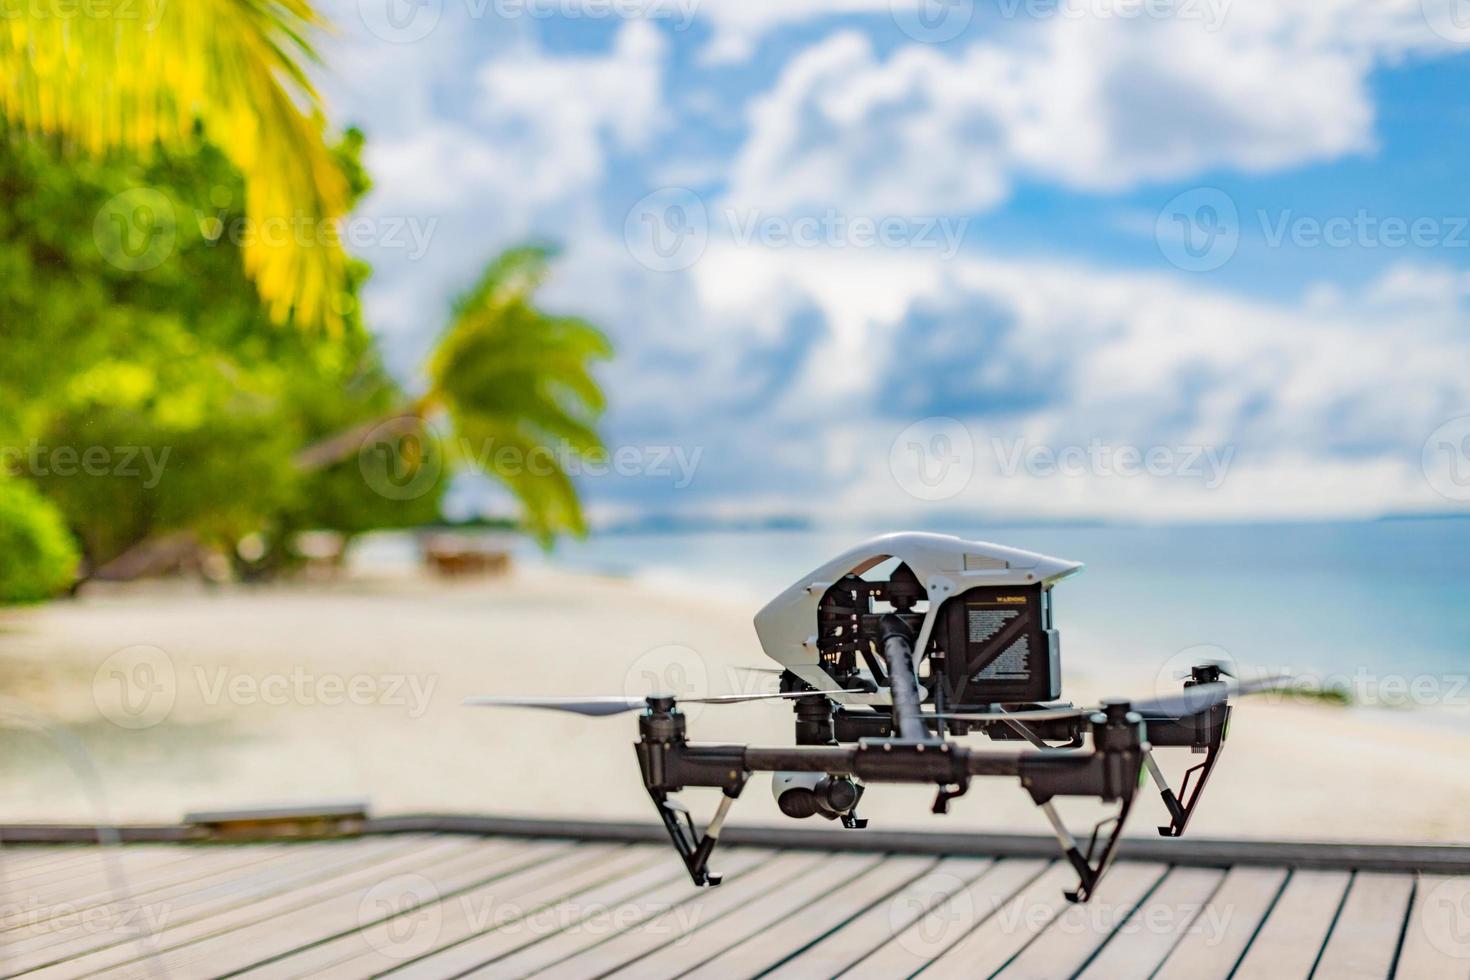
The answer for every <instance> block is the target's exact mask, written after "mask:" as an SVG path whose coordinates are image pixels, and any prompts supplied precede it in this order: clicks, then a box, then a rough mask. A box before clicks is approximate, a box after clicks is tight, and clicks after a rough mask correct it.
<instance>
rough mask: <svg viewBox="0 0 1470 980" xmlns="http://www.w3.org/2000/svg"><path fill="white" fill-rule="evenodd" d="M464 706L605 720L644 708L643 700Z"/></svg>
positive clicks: (490, 700)
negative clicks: (565, 713) (566, 713)
mask: <svg viewBox="0 0 1470 980" xmlns="http://www.w3.org/2000/svg"><path fill="white" fill-rule="evenodd" d="M463 703H464V704H467V705H470V706H472V707H486V708H543V709H545V710H547V711H570V712H572V713H573V714H578V715H586V716H587V717H589V718H605V717H607V716H608V715H620V714H623V713H624V712H627V711H636V710H638V709H639V708H642V707H645V706H646V704H645V702H644V700H643V698H497V697H475V698H465V699H464V701H463Z"/></svg>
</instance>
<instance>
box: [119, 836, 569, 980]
mask: <svg viewBox="0 0 1470 980" xmlns="http://www.w3.org/2000/svg"><path fill="white" fill-rule="evenodd" d="M577 846H579V845H576V844H573V843H567V842H562V843H553V842H551V841H538V842H535V843H521V842H514V843H508V842H493V843H481V844H480V845H479V847H477V848H472V849H471V851H470V852H469V853H468V854H463V855H456V856H453V857H450V858H447V859H445V860H440V861H437V862H435V863H432V864H428V865H421V866H415V867H410V868H407V869H403V870H398V871H394V872H393V873H391V874H390V873H379V874H377V875H374V876H373V877H372V878H371V879H369V880H366V881H361V882H358V883H357V884H356V885H355V886H354V887H352V888H350V889H348V890H346V891H344V892H340V893H338V894H334V895H330V896H326V897H323V898H321V899H319V900H317V901H315V902H312V903H311V904H309V905H306V906H304V907H300V908H297V909H295V910H293V912H294V914H276V915H272V916H270V917H268V918H265V919H261V920H259V921H255V922H252V923H250V924H249V925H243V926H241V927H239V928H234V929H231V930H229V931H227V932H224V933H220V934H216V935H213V936H209V937H206V938H204V939H202V940H200V941H197V942H191V943H187V944H184V945H181V946H176V947H174V948H173V949H170V950H168V951H167V952H164V953H162V954H160V955H159V956H158V957H156V958H155V959H153V960H151V961H148V960H145V961H140V962H136V963H130V964H127V965H124V966H121V967H119V968H117V969H116V970H111V971H106V972H104V973H101V974H97V976H102V977H107V978H109V980H123V978H132V980H142V978H145V977H151V976H154V975H155V972H163V973H165V974H168V975H176V974H184V975H187V976H198V975H200V974H201V973H207V974H209V975H211V976H220V975H223V974H227V973H234V972H237V971H241V970H245V969H248V968H250V967H252V966H257V965H259V964H262V963H265V962H267V961H269V960H272V959H274V958H276V957H278V956H283V955H285V954H288V953H290V952H292V951H294V950H298V949H301V948H303V947H305V946H309V945H312V944H314V943H319V942H325V941H326V940H329V939H333V938H335V937H337V936H339V935H342V934H344V933H347V932H350V931H352V930H355V929H363V928H367V927H370V926H372V925H374V924H375V923H377V922H378V921H380V920H381V919H384V918H388V917H390V916H391V915H393V914H395V913H397V914H399V915H403V913H410V914H408V915H407V916H406V917H405V918H406V922H407V923H408V924H409V925H411V926H414V927H416V926H417V925H418V924H419V923H420V922H422V921H424V920H425V919H427V918H428V917H429V913H428V911H427V910H426V909H422V908H420V907H419V906H421V905H423V904H424V903H433V902H435V901H437V900H439V899H440V898H442V897H443V896H444V895H447V894H454V893H457V892H458V891H460V890H462V889H464V888H468V887H473V886H474V885H478V884H481V883H482V882H485V881H488V880H490V879H492V878H495V877H499V876H501V875H507V874H510V873H512V872H514V871H517V870H519V869H521V868H522V867H526V866H529V865H531V864H534V863H536V862H539V861H543V860H546V859H547V858H548V857H550V856H551V855H554V854H557V853H558V852H560V851H564V850H568V849H570V848H573V847H577Z"/></svg>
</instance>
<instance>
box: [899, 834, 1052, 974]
mask: <svg viewBox="0 0 1470 980" xmlns="http://www.w3.org/2000/svg"><path fill="white" fill-rule="evenodd" d="M1076 878H1077V875H1076V872H1074V871H1073V870H1072V869H1071V868H1070V867H1068V866H1067V865H1065V864H1063V863H1060V862H1054V863H1052V864H1050V865H1048V867H1047V869H1046V870H1045V871H1044V872H1042V873H1041V874H1040V875H1038V876H1037V877H1035V878H1033V879H1032V880H1031V882H1030V883H1029V884H1028V885H1026V886H1025V887H1024V888H1022V889H1021V890H1020V891H1018V892H1017V893H1016V894H1015V895H1013V896H1011V898H1010V899H1009V900H1008V901H1007V902H1006V903H1005V904H1004V905H1002V906H1001V907H1000V908H998V909H996V910H995V912H994V913H993V914H992V915H990V916H988V917H986V918H985V919H984V921H982V922H981V923H980V925H979V927H977V928H975V929H973V930H971V931H970V932H969V933H968V934H967V935H966V936H965V937H964V938H963V939H961V940H960V941H959V942H957V943H955V944H954V945H953V946H951V947H950V948H949V949H948V950H946V951H945V952H944V954H943V955H941V956H939V957H938V958H937V959H935V960H934V962H932V963H930V964H929V965H928V966H927V967H925V968H924V969H923V970H922V971H921V972H920V974H919V975H920V976H921V977H923V978H924V980H970V978H973V977H988V976H990V975H991V974H993V973H995V972H996V971H997V970H999V969H1000V968H1001V967H1003V966H1005V965H1006V962H1007V961H1009V960H1010V958H1011V957H1012V956H1014V955H1015V954H1016V953H1017V951H1019V950H1020V949H1021V947H1023V946H1025V945H1026V943H1028V942H1030V941H1031V939H1032V938H1033V937H1035V936H1036V935H1037V933H1039V932H1041V930H1042V929H1045V928H1046V927H1047V925H1048V924H1050V922H1051V920H1052V919H1053V918H1055V917H1056V915H1057V914H1058V913H1059V912H1061V910H1062V909H1063V908H1065V907H1066V904H1067V900H1066V898H1065V897H1063V895H1062V891H1063V889H1066V888H1070V887H1072V886H1073V885H1074V884H1076Z"/></svg>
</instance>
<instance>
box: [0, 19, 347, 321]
mask: <svg viewBox="0 0 1470 980" xmlns="http://www.w3.org/2000/svg"><path fill="white" fill-rule="evenodd" d="M321 23H322V22H321V20H320V18H319V17H318V16H317V14H316V13H315V11H314V10H313V8H312V6H311V4H310V3H309V2H308V0H186V2H177V0H140V2H132V3H125V2H121V0H116V2H108V0H102V2H81V3H79V2H77V0H26V2H24V3H15V4H11V5H8V7H7V9H6V10H5V11H4V12H3V15H0V152H4V150H3V145H4V142H5V140H6V139H7V138H14V135H15V133H20V134H32V135H39V134H48V135H52V136H55V137H59V138H60V139H61V144H62V146H63V148H64V149H65V150H66V151H68V152H75V151H77V150H80V151H83V152H85V153H88V154H90V155H92V156H100V155H101V154H103V153H104V152H105V151H108V150H111V149H125V150H132V151H137V152H138V153H140V154H147V153H148V152H150V151H152V150H154V149H155V148H156V147H158V146H163V147H165V148H169V149H175V150H186V151H187V150H189V149H192V148H193V147H195V146H196V145H197V144H198V142H199V137H200V136H201V135H202V136H203V137H204V138H206V139H207V140H209V141H210V142H212V143H214V144H215V145H216V146H218V147H220V148H221V149H222V150H223V152H224V154H225V156H226V157H227V158H228V159H229V161H230V162H231V163H232V164H233V165H234V167H235V168H236V169H237V170H238V171H239V173H240V174H241V175H242V177H243V180H244V187H245V208H244V210H245V215H246V219H247V220H248V221H249V222H250V223H251V224H252V225H253V226H254V227H255V228H257V229H280V230H283V231H284V230H286V229H306V230H307V233H306V234H301V233H285V234H272V235H267V234H257V235H255V236H253V241H252V243H251V244H250V245H249V246H248V247H247V248H245V249H244V255H243V258H244V264H245V269H246V271H247V273H248V274H249V276H250V278H251V279H252V280H253V281H254V283H255V286H256V288H257V289H258V290H259V292H260V295H261V297H262V299H263V300H264V301H265V304H266V308H267V310H268V311H269V313H270V314H271V316H272V317H273V318H274V319H275V320H277V321H284V320H286V319H287V318H288V317H290V316H292V315H294V317H295V319H296V320H297V321H299V322H301V323H303V324H311V325H318V324H325V325H327V326H329V327H332V328H337V327H339V326H340V325H341V316H340V310H339V309H338V307H337V302H336V300H337V294H338V291H339V290H340V289H341V286H342V283H343V281H344V279H345V276H346V268H347V266H346V260H345V258H344V256H343V253H342V249H341V247H340V244H339V243H338V242H337V240H336V236H334V235H329V234H317V233H316V230H317V229H321V228H324V227H325V224H326V223H327V222H330V221H332V220H335V219H337V218H338V217H340V216H341V215H343V214H344V213H345V212H346V210H347V207H348V203H349V200H350V193H349V187H348V182H347V179H346V178H345V176H344V175H343V173H342V172H341V170H340V168H339V167H338V166H337V163H336V160H335V158H334V156H333V154H332V151H331V148H330V147H329V146H328V145H327V143H326V141H325V140H324V137H323V129H324V122H323V116H322V112H321V107H320V100H319V98H318V96H317V92H316V90H315V89H314V87H313V86H312V83H311V80H310V79H309V77H308V76H307V72H306V69H305V67H304V66H305V65H307V64H309V63H311V62H313V61H315V59H316V55H315V53H314V51H313V49H312V46H311V42H310V40H309V36H310V33H311V32H312V31H313V30H314V29H317V28H318V27H320V26H321ZM7 126H8V128H9V129H11V130H12V131H13V132H12V133H11V134H10V136H9V137H7V136H6V134H5V133H4V131H3V130H4V129H5V128H7Z"/></svg>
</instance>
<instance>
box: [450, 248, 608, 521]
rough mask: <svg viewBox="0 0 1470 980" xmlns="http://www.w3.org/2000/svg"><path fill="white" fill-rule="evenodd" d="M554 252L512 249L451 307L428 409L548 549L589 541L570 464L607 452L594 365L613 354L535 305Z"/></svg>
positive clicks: (589, 333) (592, 335)
mask: <svg viewBox="0 0 1470 980" xmlns="http://www.w3.org/2000/svg"><path fill="white" fill-rule="evenodd" d="M552 255H553V253H552V251H551V250H550V249H548V248H544V247H539V246H526V247H522V248H518V249H512V250H510V251H508V252H506V253H505V254H504V255H502V256H500V257H499V258H498V259H496V260H495V261H493V262H492V263H491V264H490V266H489V267H488V268H487V269H486V270H485V273H484V275H483V276H481V278H480V281H479V282H478V283H476V284H475V286H474V287H473V288H472V289H470V290H469V291H468V292H467V293H465V294H464V295H463V296H462V297H460V299H459V300H458V302H457V303H456V304H455V309H454V318H453V321H452V322H451V324H450V326H449V328H448V329H447V330H446V331H445V334H444V336H443V338H442V339H441V340H440V343H439V346H438V347H437V349H436V350H435V352H434V356H433V358H432V359H431V361H430V363H429V377H430V393H429V395H428V396H427V401H428V404H429V405H430V406H431V407H442V408H444V409H445V410H447V412H448V413H449V416H450V419H451V420H452V421H453V424H454V430H455V434H456V436H457V437H458V440H457V441H458V444H459V445H460V447H462V448H468V450H469V451H470V452H471V453H472V454H473V458H471V459H468V460H464V462H469V463H471V464H473V465H477V466H479V467H480V468H482V469H483V470H484V471H485V472H486V473H488V474H489V475H491V476H493V477H495V478H496V479H498V480H500V481H501V482H502V483H503V484H505V486H506V487H507V488H509V489H510V491H511V492H512V493H513V494H514V495H515V497H516V498H517V500H518V501H520V503H521V506H522V509H523V512H524V521H525V524H526V527H527V529H528V530H529V531H531V533H533V534H534V535H535V536H536V537H537V538H538V539H539V540H540V541H541V542H542V544H543V545H547V544H549V543H550V542H551V541H552V540H553V539H554V538H555V536H556V535H557V534H561V533H571V534H578V535H580V534H585V533H586V521H585V520H584V518H583V516H582V508H581V504H580V502H579V500H578V497H577V491H576V487H575V486H574V485H573V483H572V481H571V479H570V478H569V477H568V476H567V474H566V472H565V469H564V466H563V463H564V462H565V460H566V458H567V456H568V455H569V454H571V455H580V454H585V453H588V452H592V451H595V450H598V449H601V448H602V441H601V439H600V437H599V436H598V434H597V430H596V423H597V418H598V416H599V415H600V414H601V413H602V410H603V408H604V405H605V399H604V397H603V393H602V389H601V388H600V387H599V386H598V384H597V381H596V379H595V378H594V377H593V376H592V364H593V363H594V362H596V361H600V360H604V359H606V358H608V357H611V356H612V347H611V345H610V344H609V343H608V340H607V338H606V337H605V336H604V335H603V334H602V332H601V331H599V330H598V329H597V328H596V327H594V326H592V325H591V324H589V323H587V322H586V321H584V320H580V319H577V318H575V317H566V316H554V315H551V314H548V313H545V312H543V311H541V310H540V309H538V308H537V307H536V305H535V293H536V289H537V287H539V286H540V285H541V283H542V282H543V281H544V280H545V278H546V274H547V266H548V264H549V262H550V260H551V258H552Z"/></svg>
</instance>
